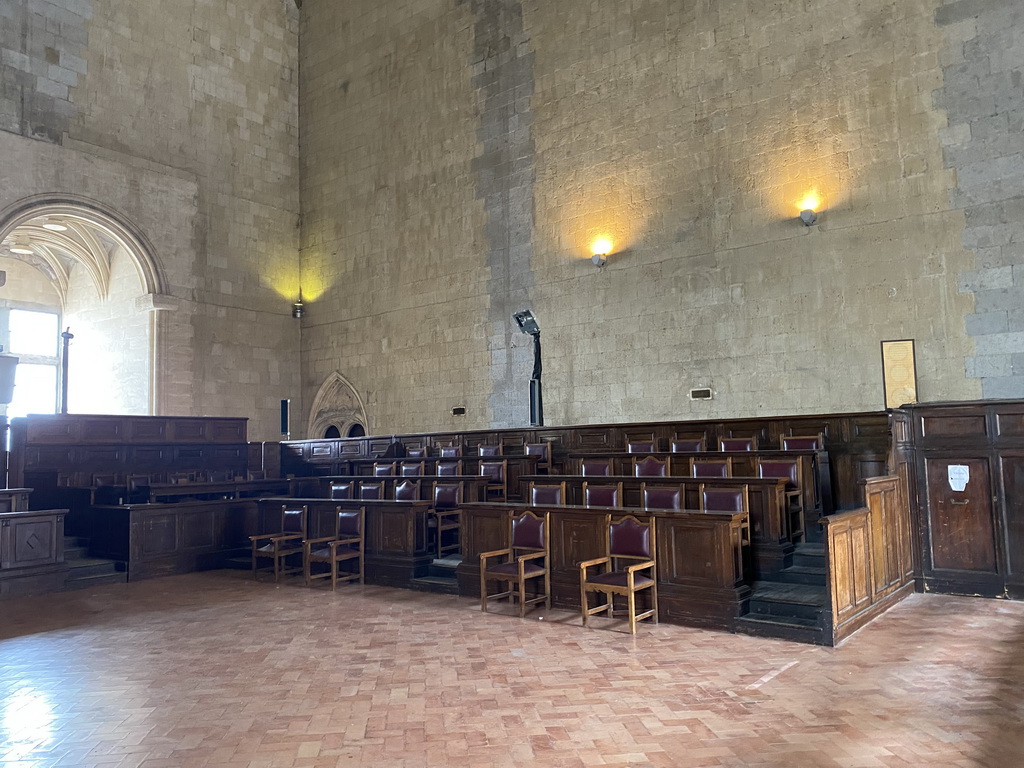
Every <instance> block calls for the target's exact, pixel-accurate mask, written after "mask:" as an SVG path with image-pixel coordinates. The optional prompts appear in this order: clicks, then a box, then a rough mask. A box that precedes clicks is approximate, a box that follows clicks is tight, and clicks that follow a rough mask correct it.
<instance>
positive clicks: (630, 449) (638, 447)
mask: <svg viewBox="0 0 1024 768" xmlns="http://www.w3.org/2000/svg"><path fill="white" fill-rule="evenodd" d="M656 445H657V441H656V440H630V441H629V442H628V443H626V453H654V452H656V451H657V450H658V449H657V447H656Z"/></svg>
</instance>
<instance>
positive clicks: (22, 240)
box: [10, 235, 35, 256]
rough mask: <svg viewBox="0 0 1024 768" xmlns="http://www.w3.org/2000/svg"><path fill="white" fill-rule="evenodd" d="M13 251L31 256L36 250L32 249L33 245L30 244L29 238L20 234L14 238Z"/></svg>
mask: <svg viewBox="0 0 1024 768" xmlns="http://www.w3.org/2000/svg"><path fill="white" fill-rule="evenodd" d="M10 250H11V253H20V254H21V255H22V256H31V255H32V254H33V253H35V251H33V250H32V246H31V245H30V244H29V241H28V238H27V237H25V236H23V235H19V236H17V237H15V238H14V244H13V245H12V246H11V249H10Z"/></svg>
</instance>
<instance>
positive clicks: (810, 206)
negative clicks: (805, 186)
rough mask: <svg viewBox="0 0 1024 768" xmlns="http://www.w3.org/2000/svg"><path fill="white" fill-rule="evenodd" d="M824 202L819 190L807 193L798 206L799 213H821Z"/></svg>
mask: <svg viewBox="0 0 1024 768" xmlns="http://www.w3.org/2000/svg"><path fill="white" fill-rule="evenodd" d="M822 206H823V201H822V197H821V195H820V194H819V193H818V190H816V189H812V190H809V191H808V192H807V194H805V195H804V196H803V197H802V198H800V201H799V202H798V203H797V204H796V210H797V213H799V212H800V211H814V212H815V213H821V211H822Z"/></svg>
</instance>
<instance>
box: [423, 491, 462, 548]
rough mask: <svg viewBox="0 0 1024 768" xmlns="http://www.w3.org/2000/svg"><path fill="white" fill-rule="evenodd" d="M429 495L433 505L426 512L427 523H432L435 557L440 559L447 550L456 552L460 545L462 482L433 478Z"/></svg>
mask: <svg viewBox="0 0 1024 768" xmlns="http://www.w3.org/2000/svg"><path fill="white" fill-rule="evenodd" d="M431 496H432V497H433V500H434V505H433V507H432V508H431V509H430V511H429V513H428V514H429V517H430V519H429V522H428V524H430V523H433V526H434V534H435V536H436V545H437V547H436V549H437V557H438V559H440V558H443V557H444V556H445V553H447V552H458V551H459V548H460V546H461V543H460V541H459V539H460V536H459V534H460V531H461V529H462V511H461V510H460V509H459V505H460V504H462V483H461V482H457V483H446V482H439V481H436V480H435V481H434V486H433V493H432V494H431Z"/></svg>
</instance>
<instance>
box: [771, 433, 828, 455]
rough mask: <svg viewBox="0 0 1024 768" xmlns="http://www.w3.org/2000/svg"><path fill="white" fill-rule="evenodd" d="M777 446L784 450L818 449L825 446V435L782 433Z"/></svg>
mask: <svg viewBox="0 0 1024 768" xmlns="http://www.w3.org/2000/svg"><path fill="white" fill-rule="evenodd" d="M779 447H780V448H782V450H784V451H820V450H823V449H824V448H825V435H823V434H817V435H782V436H781V437H780V438H779Z"/></svg>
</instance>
